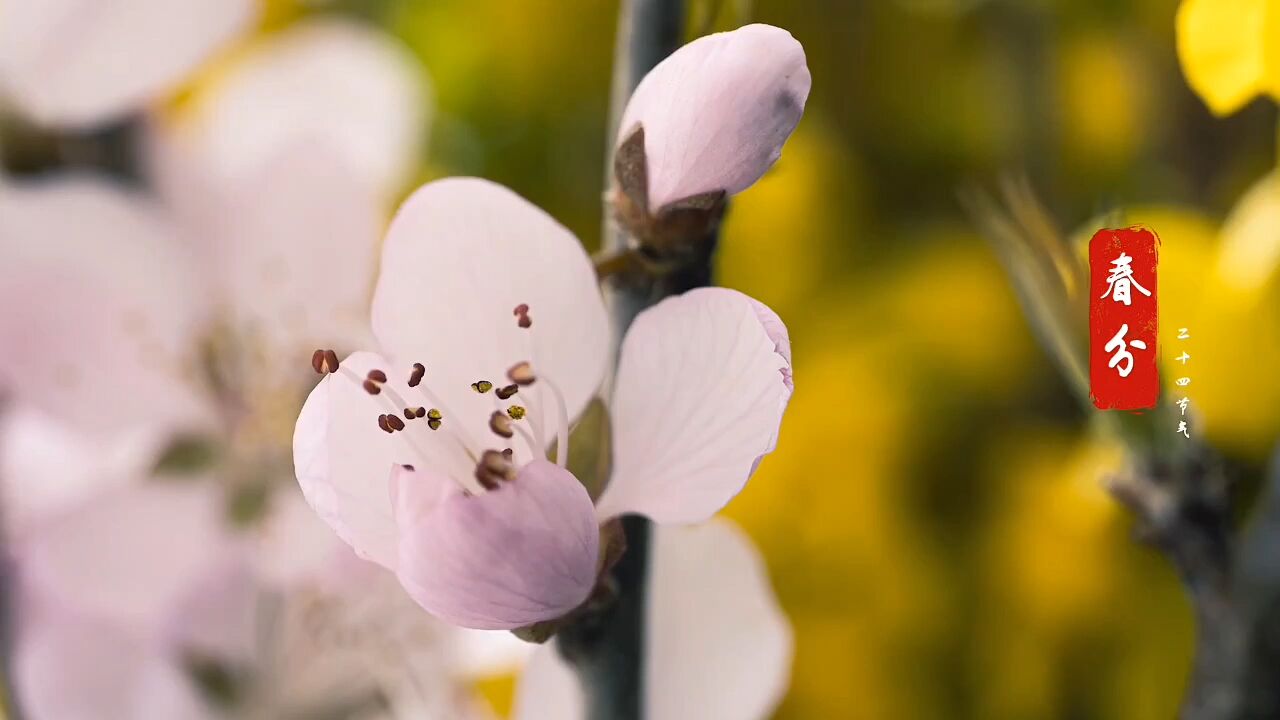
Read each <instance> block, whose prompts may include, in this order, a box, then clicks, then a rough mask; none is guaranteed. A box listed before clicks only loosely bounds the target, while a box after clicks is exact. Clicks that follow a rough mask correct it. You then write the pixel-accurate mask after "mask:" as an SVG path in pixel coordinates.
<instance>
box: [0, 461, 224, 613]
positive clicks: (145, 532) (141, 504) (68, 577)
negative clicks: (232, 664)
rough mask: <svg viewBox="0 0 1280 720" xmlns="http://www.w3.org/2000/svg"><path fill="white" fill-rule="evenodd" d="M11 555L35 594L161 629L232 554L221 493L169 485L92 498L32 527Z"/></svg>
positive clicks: (195, 485)
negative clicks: (37, 526) (190, 594)
mask: <svg viewBox="0 0 1280 720" xmlns="http://www.w3.org/2000/svg"><path fill="white" fill-rule="evenodd" d="M14 552H15V555H16V556H17V558H18V563H19V566H20V572H21V573H22V578H23V581H24V583H27V584H29V585H30V586H31V587H32V588H34V589H36V590H37V591H38V592H40V593H42V594H44V595H47V596H49V597H53V598H57V599H58V601H59V602H62V603H64V604H67V605H70V606H73V607H77V608H81V609H82V610H83V611H85V612H92V613H93V614H95V616H99V617H103V618H109V619H113V620H115V621H117V622H121V623H124V624H127V625H128V626H130V627H138V628H145V627H153V628H161V627H163V626H165V625H166V624H167V623H168V621H169V617H170V613H171V612H172V608H174V607H175V606H176V604H177V603H178V602H179V601H180V600H181V599H182V598H184V597H185V596H186V595H187V593H189V592H191V591H192V589H193V588H194V587H196V586H197V584H198V583H200V582H201V581H202V579H203V578H204V577H205V573H207V572H209V571H210V570H211V569H213V568H215V567H222V566H223V565H222V563H225V562H226V559H227V558H228V557H229V556H230V555H231V554H233V552H234V550H233V548H232V539H231V538H230V536H229V534H228V533H227V528H226V520H225V514H224V504H223V501H222V495H221V493H220V492H218V488H217V487H216V486H214V485H213V483H212V482H208V481H200V480H185V481H180V480H172V481H168V482H160V481H151V482H148V483H145V484H142V483H138V484H134V485H132V486H129V487H125V488H121V489H118V490H112V491H110V492H107V493H103V494H102V495H100V496H95V497H94V498H92V499H90V500H89V501H87V502H85V503H83V504H81V505H80V506H79V507H76V508H74V509H72V510H70V511H68V512H66V513H64V514H61V515H59V516H58V517H56V518H50V519H49V520H47V521H46V522H44V523H42V525H41V527H39V528H38V529H33V531H32V532H31V533H29V534H28V535H27V536H26V537H25V538H24V539H23V542H22V543H21V544H20V545H18V546H16V547H15V549H14Z"/></svg>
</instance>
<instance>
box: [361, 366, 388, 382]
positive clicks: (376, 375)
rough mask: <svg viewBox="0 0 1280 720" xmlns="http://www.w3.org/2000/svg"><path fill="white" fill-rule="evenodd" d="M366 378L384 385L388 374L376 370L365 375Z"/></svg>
mask: <svg viewBox="0 0 1280 720" xmlns="http://www.w3.org/2000/svg"><path fill="white" fill-rule="evenodd" d="M365 377H367V378H369V379H370V380H372V381H374V382H376V383H384V382H386V381H387V374H386V373H384V372H382V371H381V370H379V369H378V368H374V369H372V370H370V371H369V374H368V375H365Z"/></svg>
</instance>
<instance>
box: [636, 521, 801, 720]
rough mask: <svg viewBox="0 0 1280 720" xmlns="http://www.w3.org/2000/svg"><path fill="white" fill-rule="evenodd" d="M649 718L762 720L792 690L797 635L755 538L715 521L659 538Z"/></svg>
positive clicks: (659, 531) (658, 532) (660, 533)
mask: <svg viewBox="0 0 1280 720" xmlns="http://www.w3.org/2000/svg"><path fill="white" fill-rule="evenodd" d="M652 552H653V566H652V569H651V570H650V573H651V580H650V586H649V610H648V611H649V614H648V618H647V620H648V623H647V625H646V628H647V629H648V631H649V638H648V643H647V645H646V648H645V649H646V655H645V657H646V658H647V660H646V664H645V673H646V676H647V677H649V678H651V679H650V681H649V682H650V685H649V688H648V689H647V690H646V692H645V700H646V705H645V706H646V708H647V711H646V712H647V714H648V715H649V717H651V718H663V719H664V720H686V719H687V720H696V719H698V718H718V719H719V720H761V719H763V718H767V717H769V716H770V714H771V713H772V712H773V710H774V708H776V707H777V705H778V703H779V702H780V701H781V700H782V696H783V695H784V694H785V693H786V690H787V686H788V685H789V684H790V676H791V658H792V653H793V650H794V648H793V638H792V634H791V625H790V623H789V622H788V621H787V618H786V616H785V615H784V614H783V612H782V609H781V608H780V607H779V606H778V601H777V598H775V597H774V594H773V588H772V587H771V586H770V584H769V574H768V571H767V569H766V568H765V565H764V561H763V559H762V558H761V557H760V553H759V551H758V550H756V548H755V546H754V545H753V544H752V543H751V540H750V538H748V537H747V535H746V534H745V533H744V532H742V530H740V529H738V527H737V526H735V525H733V524H732V523H730V522H727V521H724V520H713V521H711V522H709V523H707V524H705V525H700V526H696V527H683V528H672V527H659V528H655V530H654V535H653V549H652Z"/></svg>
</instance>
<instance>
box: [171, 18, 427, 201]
mask: <svg viewBox="0 0 1280 720" xmlns="http://www.w3.org/2000/svg"><path fill="white" fill-rule="evenodd" d="M429 92H430V85H429V83H428V81H427V78H426V74H425V72H424V70H423V68H422V66H421V65H420V64H419V63H418V62H417V61H416V59H415V58H414V57H413V56H412V55H411V54H410V53H409V51H408V49H407V48H405V47H404V46H403V45H401V44H400V43H399V42H398V41H397V40H396V39H395V37H393V36H391V35H388V34H386V33H383V32H379V31H377V30H375V29H373V28H371V27H369V26H368V25H366V24H363V23H355V22H344V21H340V20H313V21H307V22H302V23H298V24H296V25H293V26H291V27H290V28H289V29H287V30H285V31H283V32H281V33H279V34H276V35H272V36H269V37H266V38H264V39H263V40H261V41H260V42H259V43H258V44H257V45H256V46H255V47H254V48H253V49H252V50H250V51H249V52H248V53H247V54H246V55H244V56H243V57H242V58H240V60H239V63H238V64H236V65H234V66H233V67H232V68H231V70H230V71H229V72H228V73H227V74H226V75H224V76H223V77H221V78H220V79H219V80H218V81H217V82H216V83H215V84H214V85H213V87H212V88H210V89H209V90H208V91H207V92H206V93H205V94H203V95H201V96H200V97H199V101H198V103H197V105H196V107H195V113H196V115H195V118H194V127H192V128H191V131H192V135H193V139H194V140H195V141H196V143H197V144H198V145H199V146H200V148H201V152H202V153H203V156H204V157H205V160H206V162H208V163H210V164H211V165H212V166H213V168H214V170H215V172H216V174H218V175H220V176H223V177H227V178H236V177H239V176H241V175H242V174H243V173H244V172H246V171H250V172H251V171H252V170H253V168H254V166H255V165H257V164H259V163H261V162H262V161H263V160H264V159H267V158H270V157H271V156H273V155H275V154H276V153H278V152H279V151H280V150H282V149H285V148H286V147H289V146H293V145H295V144H297V143H299V142H305V143H307V144H321V145H327V146H329V147H333V148H335V149H336V150H337V151H338V154H339V156H340V157H341V158H342V160H343V161H344V163H345V164H346V165H347V166H349V167H350V168H351V171H352V178H351V180H352V181H356V182H361V183H364V184H365V185H366V186H368V187H370V188H374V189H377V190H379V191H383V192H387V191H392V190H394V189H395V188H397V187H398V186H400V185H401V184H402V183H404V182H405V181H406V180H407V179H408V177H409V175H410V174H411V173H412V171H413V169H414V168H415V166H416V164H417V161H418V159H419V157H420V155H421V148H422V144H423V140H424V138H425V136H426V123H427V118H426V115H427V112H428V106H429V98H428V95H429Z"/></svg>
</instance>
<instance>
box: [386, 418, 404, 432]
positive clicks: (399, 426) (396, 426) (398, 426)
mask: <svg viewBox="0 0 1280 720" xmlns="http://www.w3.org/2000/svg"><path fill="white" fill-rule="evenodd" d="M386 418H387V425H389V426H390V427H391V429H392V430H403V429H404V421H403V420H401V419H400V417H399V416H397V415H387V416H386Z"/></svg>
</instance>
